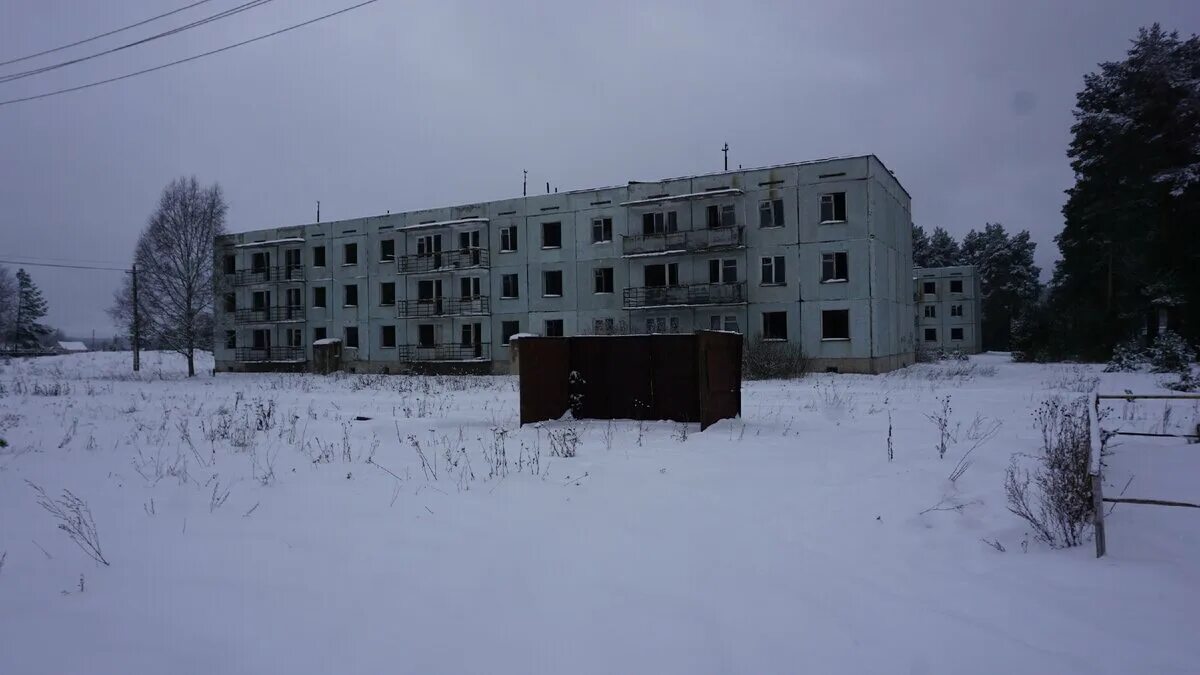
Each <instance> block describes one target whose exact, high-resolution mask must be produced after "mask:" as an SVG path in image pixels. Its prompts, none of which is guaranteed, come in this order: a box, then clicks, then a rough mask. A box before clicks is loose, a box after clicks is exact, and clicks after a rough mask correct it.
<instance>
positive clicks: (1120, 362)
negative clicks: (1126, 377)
mask: <svg viewBox="0 0 1200 675" xmlns="http://www.w3.org/2000/svg"><path fill="white" fill-rule="evenodd" d="M1147 360H1148V359H1147V356H1146V349H1145V348H1144V347H1143V346H1142V341H1141V340H1139V339H1138V338H1130V339H1128V340H1126V341H1125V342H1122V343H1120V344H1118V345H1117V346H1116V347H1114V348H1113V353H1112V358H1111V359H1109V360H1108V365H1107V366H1105V367H1104V372H1106V373H1129V372H1133V371H1135V370H1137V369H1138V368H1140V367H1141V366H1143V365H1145V363H1146V361H1147Z"/></svg>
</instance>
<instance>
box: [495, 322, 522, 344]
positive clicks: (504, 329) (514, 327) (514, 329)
mask: <svg viewBox="0 0 1200 675" xmlns="http://www.w3.org/2000/svg"><path fill="white" fill-rule="evenodd" d="M520 332H521V322H520V321H501V322H500V338H501V340H500V344H505V345H506V344H508V342H509V340H511V339H512V336H514V335H516V334H517V333H520Z"/></svg>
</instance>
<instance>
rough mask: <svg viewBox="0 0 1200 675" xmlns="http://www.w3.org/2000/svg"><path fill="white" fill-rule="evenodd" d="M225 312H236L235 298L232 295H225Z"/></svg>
mask: <svg viewBox="0 0 1200 675" xmlns="http://www.w3.org/2000/svg"><path fill="white" fill-rule="evenodd" d="M225 311H226V312H231V313H232V312H236V311H237V296H236V295H234V294H233V293H226V294H225Z"/></svg>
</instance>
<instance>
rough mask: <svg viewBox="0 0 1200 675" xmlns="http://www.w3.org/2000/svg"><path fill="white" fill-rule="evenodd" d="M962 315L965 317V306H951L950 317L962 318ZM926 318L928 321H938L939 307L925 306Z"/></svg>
mask: <svg viewBox="0 0 1200 675" xmlns="http://www.w3.org/2000/svg"><path fill="white" fill-rule="evenodd" d="M962 315H963V306H962V305H950V316H962ZM925 318H926V319H936V318H937V305H925Z"/></svg>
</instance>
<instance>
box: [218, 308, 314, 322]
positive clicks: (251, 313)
mask: <svg viewBox="0 0 1200 675" xmlns="http://www.w3.org/2000/svg"><path fill="white" fill-rule="evenodd" d="M233 321H234V323H280V322H285V321H304V307H300V306H286V307H253V308H249V309H238V310H234V312H233Z"/></svg>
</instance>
